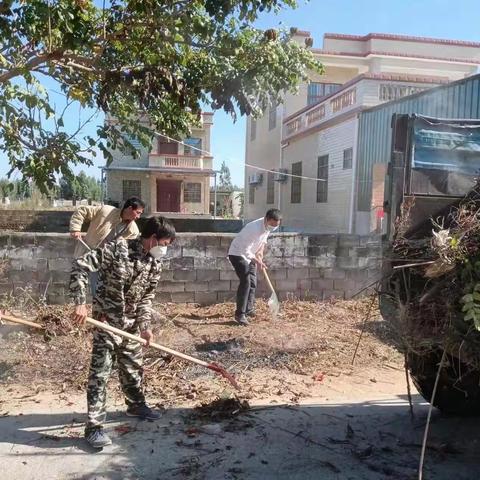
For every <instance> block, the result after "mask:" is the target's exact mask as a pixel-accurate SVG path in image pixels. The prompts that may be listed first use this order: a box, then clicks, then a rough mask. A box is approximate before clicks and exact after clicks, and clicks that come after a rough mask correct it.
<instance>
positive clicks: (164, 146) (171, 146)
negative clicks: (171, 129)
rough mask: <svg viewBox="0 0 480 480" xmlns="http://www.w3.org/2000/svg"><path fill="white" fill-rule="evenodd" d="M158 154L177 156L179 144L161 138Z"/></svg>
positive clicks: (159, 139)
mask: <svg viewBox="0 0 480 480" xmlns="http://www.w3.org/2000/svg"><path fill="white" fill-rule="evenodd" d="M158 153H159V154H160V155H176V154H177V153H178V143H177V142H172V141H170V140H168V138H166V137H159V138H158Z"/></svg>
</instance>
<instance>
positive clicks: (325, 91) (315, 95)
mask: <svg viewBox="0 0 480 480" xmlns="http://www.w3.org/2000/svg"><path fill="white" fill-rule="evenodd" d="M341 86H342V85H341V84H338V83H321V82H311V83H309V84H308V90H307V105H313V104H314V103H317V102H319V101H320V100H321V99H322V98H324V97H326V96H327V95H330V94H331V93H335V92H337V91H338V90H339V89H340V87H341Z"/></svg>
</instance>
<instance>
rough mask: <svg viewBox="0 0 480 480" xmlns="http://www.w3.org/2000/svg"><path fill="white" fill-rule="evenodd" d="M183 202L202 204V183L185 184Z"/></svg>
mask: <svg viewBox="0 0 480 480" xmlns="http://www.w3.org/2000/svg"><path fill="white" fill-rule="evenodd" d="M183 201H184V202H185V203H201V202H202V184H201V183H185V188H184V190H183Z"/></svg>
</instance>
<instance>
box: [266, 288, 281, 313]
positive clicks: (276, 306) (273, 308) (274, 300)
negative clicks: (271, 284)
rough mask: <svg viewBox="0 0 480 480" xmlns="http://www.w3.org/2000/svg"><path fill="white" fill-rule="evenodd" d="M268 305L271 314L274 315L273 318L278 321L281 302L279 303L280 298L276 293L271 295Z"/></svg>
mask: <svg viewBox="0 0 480 480" xmlns="http://www.w3.org/2000/svg"><path fill="white" fill-rule="evenodd" d="M267 305H268V308H269V310H270V313H271V314H272V317H273V318H274V319H276V318H277V316H278V314H279V313H280V302H279V301H278V297H277V295H276V294H275V293H272V294H271V295H270V298H269V299H268V302H267Z"/></svg>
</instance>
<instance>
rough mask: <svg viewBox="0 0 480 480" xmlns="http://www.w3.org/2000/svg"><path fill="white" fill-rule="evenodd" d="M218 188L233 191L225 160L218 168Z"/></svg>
mask: <svg viewBox="0 0 480 480" xmlns="http://www.w3.org/2000/svg"><path fill="white" fill-rule="evenodd" d="M218 186H219V187H220V188H221V189H222V190H233V185H232V176H231V174H230V169H229V168H228V166H227V164H226V163H225V160H224V161H223V162H222V166H221V167H220V175H219V179H218Z"/></svg>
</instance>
